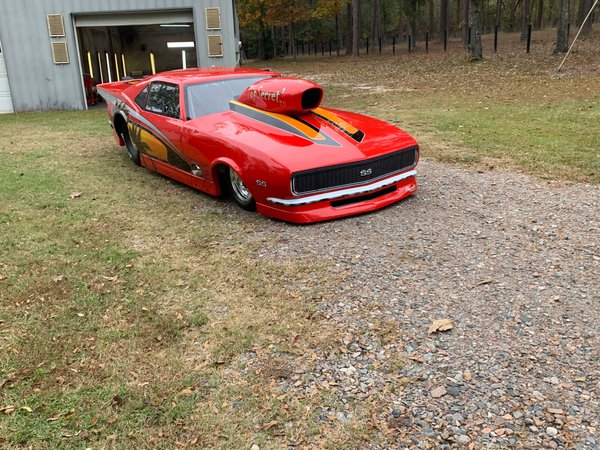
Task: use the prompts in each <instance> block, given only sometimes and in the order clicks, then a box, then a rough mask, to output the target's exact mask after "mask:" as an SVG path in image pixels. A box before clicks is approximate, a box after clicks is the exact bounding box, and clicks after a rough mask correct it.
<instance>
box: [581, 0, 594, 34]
mask: <svg viewBox="0 0 600 450" xmlns="http://www.w3.org/2000/svg"><path fill="white" fill-rule="evenodd" d="M593 4H594V2H593V0H579V10H578V11H577V26H581V24H582V23H583V21H584V19H585V16H587V14H588V12H590V8H591V7H592V5H593ZM593 19H594V17H593V16H591V17H590V18H589V19H588V20H587V22H586V23H585V24H584V25H583V28H582V29H581V35H582V36H585V35H586V34H589V33H590V32H591V31H592V21H593Z"/></svg>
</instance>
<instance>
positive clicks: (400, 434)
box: [257, 160, 600, 449]
mask: <svg viewBox="0 0 600 450" xmlns="http://www.w3.org/2000/svg"><path fill="white" fill-rule="evenodd" d="M419 183H420V187H419V192H418V194H417V195H416V196H415V197H413V198H410V199H408V200H406V201H403V202H400V203H399V204H396V205H393V206H392V207H389V208H387V209H384V210H382V211H379V212H376V213H373V214H368V215H364V216H359V217H353V218H349V219H343V220H337V221H333V222H328V223H324V224H317V225H312V226H293V225H288V224H285V223H280V222H275V221H273V222H270V223H269V226H268V227H263V228H262V229H260V231H257V233H258V236H257V237H258V239H260V240H261V241H263V242H269V243H268V244H266V245H265V246H264V248H263V249H262V250H261V255H260V257H262V258H294V259H296V258H307V259H310V260H314V259H318V260H324V261H325V262H326V263H327V265H328V266H330V267H331V270H332V272H333V276H334V277H338V278H339V279H340V280H342V281H340V282H339V284H337V286H336V287H334V288H333V289H332V290H333V291H332V292H329V293H328V295H327V296H326V298H325V300H323V301H321V302H320V303H319V305H318V308H319V310H320V312H321V313H322V315H323V316H324V318H325V320H327V321H328V322H329V323H330V324H331V326H339V327H343V328H344V329H345V330H346V335H345V337H344V338H343V339H342V341H341V342H340V343H339V345H336V346H335V348H333V349H332V350H329V351H321V352H320V353H319V355H318V356H319V358H318V359H317V360H316V361H314V357H313V359H312V360H311V359H310V358H309V356H308V355H307V356H306V358H305V361H304V364H303V367H304V369H297V370H296V371H295V372H294V373H293V375H292V376H291V377H290V378H289V379H287V380H284V381H282V382H281V389H282V390H283V391H287V392H291V393H293V394H295V395H299V396H304V395H312V394H314V393H315V391H319V392H323V391H326V392H328V393H330V394H331V396H332V398H333V399H335V400H336V401H335V402H330V403H329V406H324V407H323V408H322V410H320V411H319V414H320V417H321V419H322V420H323V421H328V420H329V421H332V420H333V421H336V420H338V421H340V422H344V421H347V420H349V419H350V418H352V408H353V407H352V404H353V403H355V402H356V401H358V402H362V403H363V404H367V403H373V404H377V405H378V408H377V410H376V411H375V412H374V413H373V415H372V417H371V421H372V423H371V424H370V425H371V426H373V427H375V428H378V429H379V430H380V431H381V436H382V439H381V441H380V442H379V443H377V444H375V443H373V444H369V445H367V446H366V447H365V448H403V447H410V448H442V449H443V448H463V447H464V448H503V447H509V446H513V447H516V448H532V449H533V448H575V449H597V448H599V445H600V437H599V436H600V405H599V394H600V359H599V357H598V344H599V341H600V337H599V336H600V332H599V330H600V325H599V324H600V281H599V280H600V223H599V221H600V202H599V199H600V195H599V194H600V190H599V189H598V187H596V186H589V185H581V184H576V185H572V186H565V185H564V183H558V182H546V181H544V180H539V179H536V178H532V177H529V176H526V175H521V174H515V173H510V172H486V173H478V172H476V171H474V170H471V169H462V168H458V167H455V166H449V165H443V164H439V163H435V162H433V161H428V160H422V161H421V164H420V166H419ZM259 228H260V227H259ZM437 319H451V320H452V322H453V325H454V327H453V329H452V330H449V331H444V332H437V333H433V334H428V327H429V325H430V324H431V322H432V321H433V320H437Z"/></svg>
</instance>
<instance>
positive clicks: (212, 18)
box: [204, 8, 221, 30]
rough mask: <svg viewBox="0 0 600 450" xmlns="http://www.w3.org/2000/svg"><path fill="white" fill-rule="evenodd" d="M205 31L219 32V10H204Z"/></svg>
mask: <svg viewBox="0 0 600 450" xmlns="http://www.w3.org/2000/svg"><path fill="white" fill-rule="evenodd" d="M204 12H205V14H206V29H207V30H220V29H221V8H206V9H205V10H204Z"/></svg>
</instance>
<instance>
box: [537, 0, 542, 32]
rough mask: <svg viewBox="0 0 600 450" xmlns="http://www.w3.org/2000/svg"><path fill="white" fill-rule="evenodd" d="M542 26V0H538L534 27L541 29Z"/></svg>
mask: <svg viewBox="0 0 600 450" xmlns="http://www.w3.org/2000/svg"><path fill="white" fill-rule="evenodd" d="M543 26H544V0H538V5H537V17H536V18H535V29H536V30H541V29H542V28H543Z"/></svg>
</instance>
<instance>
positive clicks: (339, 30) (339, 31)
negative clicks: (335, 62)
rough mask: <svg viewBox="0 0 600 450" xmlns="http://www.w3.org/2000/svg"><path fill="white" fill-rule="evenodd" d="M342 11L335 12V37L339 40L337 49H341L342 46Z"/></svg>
mask: <svg viewBox="0 0 600 450" xmlns="http://www.w3.org/2000/svg"><path fill="white" fill-rule="evenodd" d="M341 15H342V13H341V11H339V10H338V12H336V13H335V38H336V40H337V46H336V49H338V50H339V49H340V48H341V47H342V27H341V26H340V22H341V19H342V18H341Z"/></svg>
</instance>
